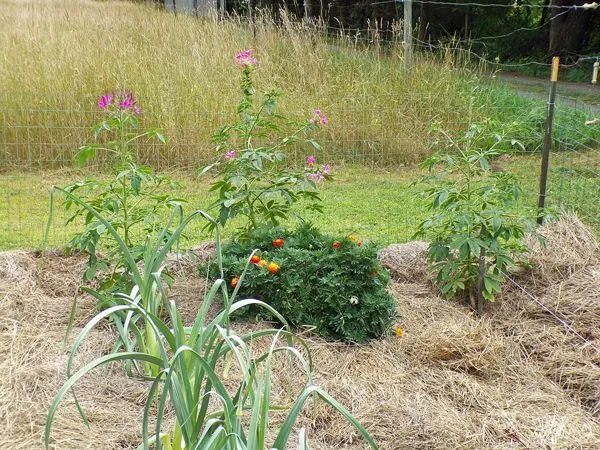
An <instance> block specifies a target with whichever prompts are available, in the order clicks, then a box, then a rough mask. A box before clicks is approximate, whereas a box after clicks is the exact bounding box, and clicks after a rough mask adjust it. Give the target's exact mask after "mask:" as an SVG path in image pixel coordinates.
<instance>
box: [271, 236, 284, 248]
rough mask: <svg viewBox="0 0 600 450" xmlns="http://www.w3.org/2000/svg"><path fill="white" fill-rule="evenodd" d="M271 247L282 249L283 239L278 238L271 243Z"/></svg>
mask: <svg viewBox="0 0 600 450" xmlns="http://www.w3.org/2000/svg"><path fill="white" fill-rule="evenodd" d="M273 247H283V239H281V238H278V239H275V240H274V241H273Z"/></svg>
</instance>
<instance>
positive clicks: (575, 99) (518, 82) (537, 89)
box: [495, 73, 600, 113]
mask: <svg viewBox="0 0 600 450" xmlns="http://www.w3.org/2000/svg"><path fill="white" fill-rule="evenodd" d="M495 76H496V78H497V79H498V80H500V81H501V82H502V83H503V84H506V85H508V86H510V87H512V88H514V89H515V91H517V92H518V93H519V94H521V95H524V96H526V97H533V98H539V99H543V100H547V99H548V94H549V89H550V82H549V80H545V79H542V78H537V77H530V76H526V75H521V74H514V73H498V74H496V75H495ZM556 92H557V94H558V100H557V103H560V105H562V106H570V107H574V108H580V109H590V110H592V111H593V112H595V113H599V112H600V85H593V84H591V83H577V82H574V81H563V80H561V79H560V76H559V83H558V85H557V88H556Z"/></svg>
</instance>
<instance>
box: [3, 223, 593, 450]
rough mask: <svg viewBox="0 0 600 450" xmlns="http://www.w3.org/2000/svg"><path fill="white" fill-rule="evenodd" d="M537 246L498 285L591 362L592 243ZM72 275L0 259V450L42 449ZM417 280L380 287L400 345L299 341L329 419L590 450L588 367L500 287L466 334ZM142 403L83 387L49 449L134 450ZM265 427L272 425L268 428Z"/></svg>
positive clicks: (458, 444)
mask: <svg viewBox="0 0 600 450" xmlns="http://www.w3.org/2000/svg"><path fill="white" fill-rule="evenodd" d="M542 231H543V233H544V234H545V235H546V238H547V247H546V248H545V249H541V248H537V249H536V250H535V251H534V252H533V254H532V256H531V263H532V268H531V269H529V270H527V271H522V272H519V273H518V274H515V276H514V277H513V278H514V279H515V281H516V282H517V283H519V284H520V285H522V286H523V287H525V288H526V289H528V290H529V291H531V292H532V293H533V294H534V295H535V297H536V298H537V299H538V300H540V301H541V302H543V303H544V304H545V305H547V306H548V308H549V309H551V310H553V311H557V312H558V314H559V316H560V317H561V318H562V319H563V320H565V321H566V322H568V323H569V324H571V326H573V327H574V328H575V330H576V331H577V332H578V333H579V334H581V335H582V336H583V337H585V339H587V340H588V341H590V342H591V343H592V344H594V345H596V346H598V345H600V344H599V340H598V337H599V336H598V334H599V331H598V330H599V329H600V328H599V327H600V294H599V291H600V259H599V258H598V247H597V243H596V241H595V240H594V238H593V236H592V235H591V234H590V233H589V231H588V230H587V229H586V228H585V227H584V226H583V225H581V223H579V221H577V219H575V218H572V217H567V218H566V219H563V221H561V222H559V223H557V224H553V225H550V226H548V227H546V228H545V229H543V230H542ZM204 250H206V249H204ZM401 251H402V250H401V249H400V250H399V249H398V248H396V249H395V250H394V252H395V253H394V258H396V260H397V262H400V263H401V264H403V261H404V260H403V258H402V257H401V256H399V254H398V252H400V253H401ZM407 251H408V252H409V253H410V255H412V256H411V257H412V258H414V254H415V253H418V254H420V255H423V253H422V247H417V246H413V247H410V248H408V250H407ZM388 262H389V261H388ZM84 263H85V260H84V259H83V258H81V257H69V258H65V257H63V256H60V255H58V254H55V255H51V256H50V257H49V258H48V259H47V260H46V262H45V266H43V267H40V259H39V258H37V257H36V256H35V255H34V254H32V253H28V252H5V253H0V301H1V302H2V305H1V306H2V308H1V309H0V341H1V342H0V373H2V376H1V377H0V448H10V449H27V450H29V449H38V448H42V435H43V428H44V425H45V418H46V413H47V408H48V405H49V403H50V401H51V400H52V398H53V396H54V395H55V393H56V391H57V390H58V388H59V387H60V385H61V384H62V383H63V381H64V377H65V363H66V358H67V350H65V349H64V348H63V339H64V335H65V331H66V324H67V323H68V317H69V313H70V310H71V305H72V302H73V297H74V293H75V292H76V287H77V284H78V282H79V279H80V276H81V272H82V270H83V267H84ZM175 264H179V266H178V267H179V269H180V271H179V273H178V279H177V284H176V285H175V287H174V290H173V291H172V296H173V298H175V299H176V301H177V303H178V304H180V305H181V306H182V308H183V309H184V314H185V316H186V318H187V320H188V321H189V320H190V318H191V317H193V314H194V312H195V311H196V309H197V308H198V306H199V304H200V302H201V298H202V294H203V292H204V283H203V282H202V280H201V278H199V277H197V276H196V275H195V272H194V270H193V268H192V269H190V267H193V264H191V266H190V263H189V262H184V263H182V262H181V260H176V261H175ZM423 264H424V261H423V260H420V261H418V262H417V261H416V260H415V261H413V263H412V265H413V266H414V267H415V270H417V271H419V273H418V274H415V275H414V276H410V273H409V272H408V271H407V270H408V269H407V266H406V264H403V265H402V267H398V268H397V269H396V272H395V273H396V275H398V276H397V277H396V279H401V278H402V277H403V278H402V279H403V281H402V282H398V281H396V282H395V283H394V284H392V286H391V288H390V289H391V292H392V293H393V294H394V296H395V297H396V298H397V300H398V313H399V316H400V320H399V323H400V324H401V325H402V327H403V328H404V330H405V333H404V335H403V336H402V337H397V336H395V335H394V336H389V337H387V338H386V339H383V340H381V341H377V342H373V343H372V344H369V345H362V346H351V345H344V344H339V343H327V342H325V341H323V340H321V339H318V338H315V337H314V336H310V335H308V336H306V337H307V338H308V339H309V342H310V345H311V347H312V352H313V358H314V363H315V383H317V384H319V385H321V386H322V387H323V388H324V389H325V390H326V391H328V392H329V393H331V394H332V395H333V396H334V397H335V398H337V399H338V400H339V401H340V402H341V403H342V404H344V405H345V406H346V407H347V408H348V409H349V410H350V411H351V412H352V413H353V414H354V415H355V417H357V418H358V419H359V420H360V421H361V423H362V424H363V425H364V426H365V427H366V428H367V429H368V430H369V431H370V432H371V433H372V434H373V436H374V437H375V439H376V440H377V442H378V443H379V444H380V448H382V449H389V450H397V449H414V448H420V449H422V448H472V449H483V448H498V449H500V448H502V449H504V448H598V446H599V444H598V443H599V442H600V412H599V405H598V399H599V398H600V392H599V386H600V359H599V355H598V353H596V352H595V351H594V350H593V348H592V347H591V346H590V345H586V344H585V343H584V342H583V341H582V340H581V338H579V337H577V336H574V335H573V334H572V333H570V332H568V331H566V330H565V328H564V327H563V325H561V324H560V323H559V322H558V321H557V320H556V319H555V318H554V317H552V316H551V315H549V314H548V313H547V312H545V311H544V310H543V309H542V308H541V307H540V306H539V305H537V304H536V303H535V302H533V300H531V299H530V298H528V297H527V296H525V295H524V294H523V292H522V291H521V290H520V289H519V288H517V287H516V286H514V285H512V284H510V283H509V284H507V285H506V289H505V291H504V292H503V294H502V296H501V298H500V299H499V301H498V302H497V304H495V305H489V308H488V311H487V313H486V316H485V317H484V318H483V319H478V318H477V317H475V316H473V314H472V313H471V312H470V311H469V309H468V308H467V307H465V306H463V305H460V304H456V303H453V302H450V301H447V300H444V299H442V298H439V297H438V296H437V295H436V293H435V291H434V289H433V287H432V285H431V281H430V278H429V277H427V276H426V275H425V274H423V273H422V272H421V271H422V268H423ZM388 265H389V264H388ZM392 269H393V268H392ZM77 304H78V307H77V314H76V324H75V328H74V330H73V333H76V332H77V331H78V330H79V329H80V328H81V327H82V326H83V324H84V323H85V322H86V321H87V320H88V319H89V318H90V317H92V316H93V315H94V312H95V311H94V302H93V301H92V300H91V299H89V298H87V297H84V296H80V297H78V299H77ZM236 326H237V327H239V328H243V329H249V328H252V327H259V326H264V324H252V323H238V324H236ZM113 340H114V332H113V330H111V329H110V328H109V327H108V326H107V325H104V326H102V327H101V328H99V329H97V330H95V331H94V332H93V333H92V335H91V338H90V339H89V341H88V342H87V344H86V345H84V347H83V348H82V349H81V351H80V355H79V357H78V363H79V364H81V363H83V362H84V361H89V360H90V359H91V358H93V357H95V356H98V355H100V354H102V353H106V352H107V351H109V349H110V347H111V345H112V343H113ZM69 341H72V336H71V337H70V338H69ZM257 345H258V346H259V347H261V348H264V347H265V346H266V343H264V342H258V343H257ZM278 367H279V365H278ZM279 373H281V374H282V375H281V377H280V378H279V379H278V380H277V382H276V384H275V386H274V392H275V396H276V398H275V399H274V400H275V402H276V403H277V404H289V402H290V399H289V397H288V393H289V392H290V391H292V392H293V391H297V389H298V386H299V385H300V384H301V380H302V378H301V377H300V376H299V371H295V372H293V373H292V375H289V372H286V371H278V374H279ZM146 389H147V384H145V383H144V382H142V381H138V380H133V379H128V378H127V377H126V376H125V375H124V373H123V372H122V370H121V368H120V367H119V366H117V365H115V366H114V367H112V368H111V369H109V370H104V369H100V370H97V371H96V372H95V373H92V374H90V375H89V376H88V377H86V378H84V380H82V382H81V383H80V384H79V387H78V388H77V393H78V398H79V400H80V402H81V403H82V406H83V408H84V409H85V411H86V413H88V417H89V419H90V421H91V428H90V430H87V429H86V428H85V427H84V426H83V424H82V423H81V420H80V418H79V416H78V413H77V411H76V409H75V407H74V406H73V402H72V401H71V400H68V401H67V402H66V403H65V404H64V405H63V406H62V407H61V408H60V409H59V413H58V415H57V418H56V421H55V424H54V427H53V430H52V442H53V448H57V449H85V448H90V449H92V448H93V449H115V448H135V446H136V445H137V444H138V443H139V439H140V438H139V430H140V424H141V422H140V420H141V419H140V418H141V414H142V407H143V404H144V401H145V399H146V396H145V392H146ZM280 421H281V417H280V416H277V415H276V416H274V423H275V424H277V423H280ZM301 425H303V426H306V427H307V431H308V435H309V437H310V442H311V445H312V448H319V449H362V448H365V446H364V444H363V443H362V442H361V440H360V439H359V438H358V436H357V433H356V432H355V431H354V430H353V429H352V428H351V427H350V426H349V425H347V424H346V422H345V421H344V419H342V418H341V417H340V416H339V415H337V414H335V413H334V412H333V411H332V410H331V408H329V407H327V406H326V405H324V404H322V403H317V404H316V405H315V406H314V408H313V407H312V406H310V405H309V406H308V407H307V409H306V412H305V414H304V416H303V417H302V418H301ZM290 448H294V447H293V446H291V447H290Z"/></svg>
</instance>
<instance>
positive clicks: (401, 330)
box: [395, 326, 404, 337]
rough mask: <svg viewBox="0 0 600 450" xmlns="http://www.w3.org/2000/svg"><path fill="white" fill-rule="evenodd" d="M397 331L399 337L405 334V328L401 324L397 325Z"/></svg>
mask: <svg viewBox="0 0 600 450" xmlns="http://www.w3.org/2000/svg"><path fill="white" fill-rule="evenodd" d="M395 331H396V336H398V337H402V335H403V334H404V330H403V329H402V327H401V326H397V327H396V330H395Z"/></svg>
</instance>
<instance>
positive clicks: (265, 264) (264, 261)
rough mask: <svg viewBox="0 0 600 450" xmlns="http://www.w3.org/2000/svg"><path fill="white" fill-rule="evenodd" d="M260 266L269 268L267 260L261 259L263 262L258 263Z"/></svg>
mask: <svg viewBox="0 0 600 450" xmlns="http://www.w3.org/2000/svg"><path fill="white" fill-rule="evenodd" d="M258 265H259V266H261V267H267V266H268V265H269V263H268V262H267V260H266V259H261V260H260V261H259V262H258Z"/></svg>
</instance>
